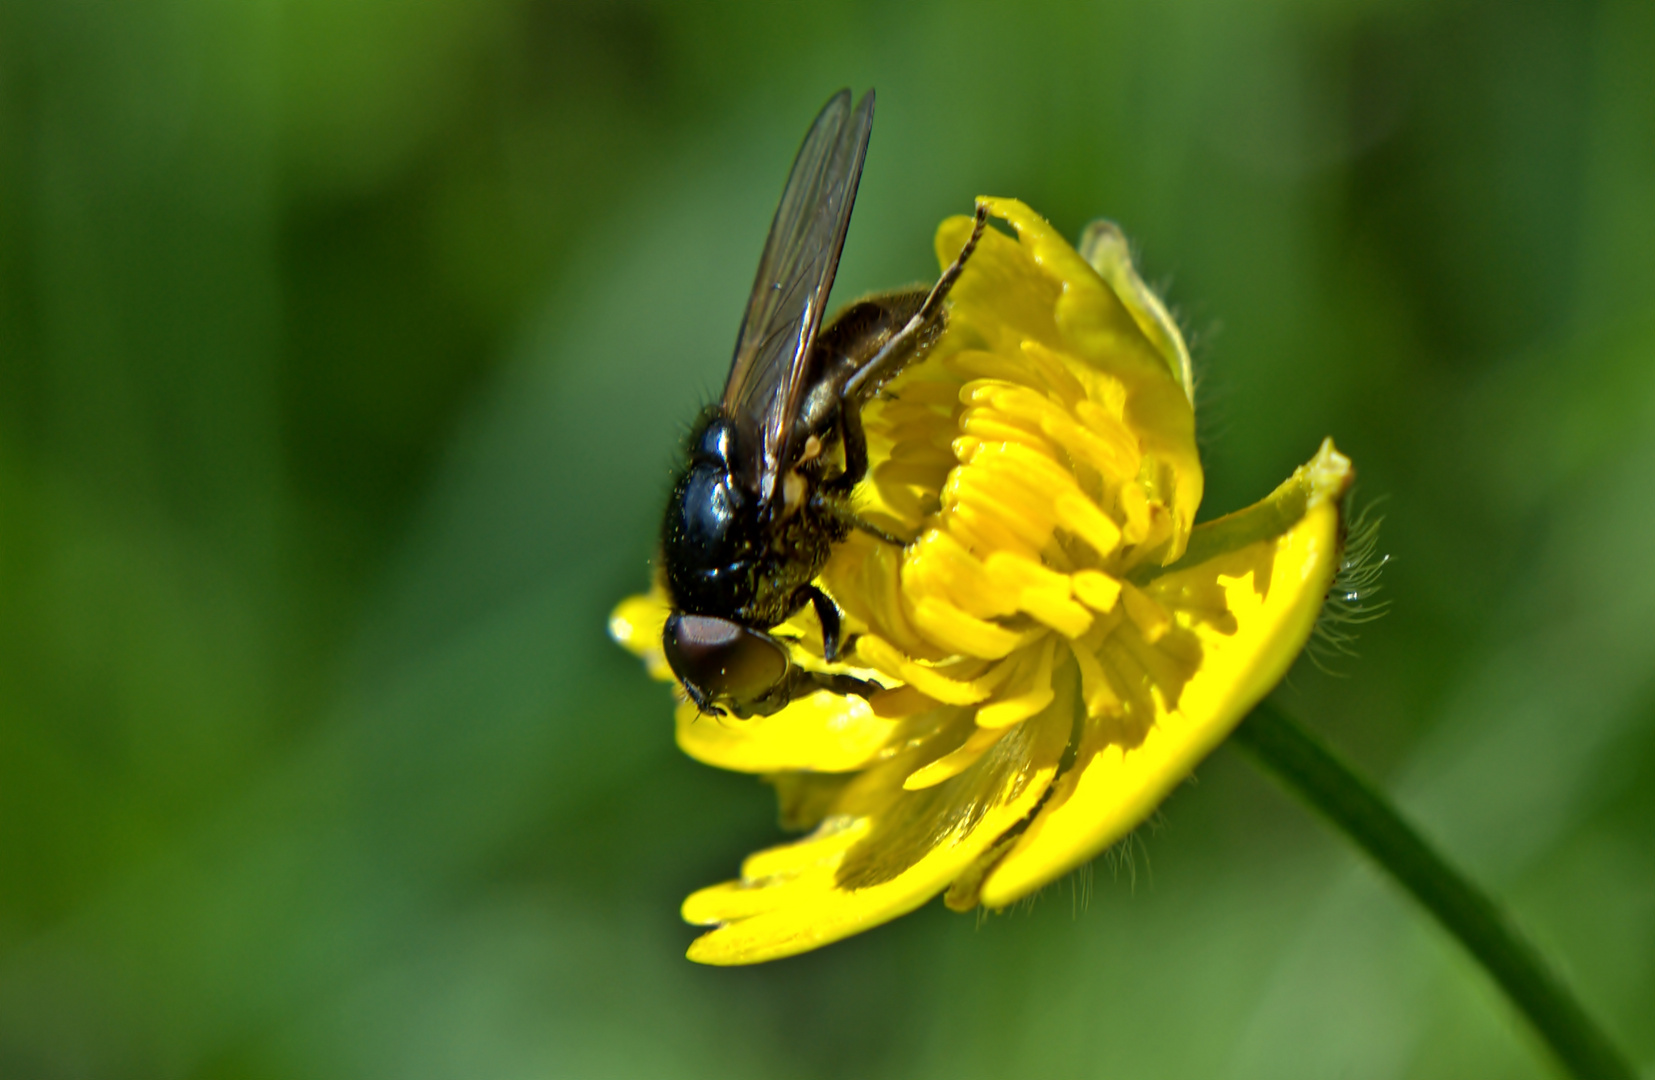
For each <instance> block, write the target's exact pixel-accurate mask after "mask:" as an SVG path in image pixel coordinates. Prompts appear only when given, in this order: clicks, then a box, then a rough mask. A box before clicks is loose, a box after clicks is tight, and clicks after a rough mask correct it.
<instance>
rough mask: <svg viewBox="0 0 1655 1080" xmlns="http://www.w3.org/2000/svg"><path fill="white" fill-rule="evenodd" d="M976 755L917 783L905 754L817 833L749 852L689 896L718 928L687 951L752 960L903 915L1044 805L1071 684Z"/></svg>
mask: <svg viewBox="0 0 1655 1080" xmlns="http://www.w3.org/2000/svg"><path fill="white" fill-rule="evenodd" d="M1067 689H1068V690H1069V692H1067V693H1061V694H1060V695H1059V696H1058V699H1057V701H1056V702H1054V704H1053V705H1052V706H1051V707H1049V708H1048V709H1047V710H1046V711H1045V712H1044V713H1043V714H1042V715H1041V716H1039V717H1036V718H1034V719H1031V720H1029V721H1027V722H1025V723H1024V724H1022V725H1020V726H1019V727H1018V728H1017V729H1015V730H1013V731H1011V732H1008V733H1007V734H1006V736H1005V737H1004V738H1002V739H1001V740H1000V741H999V742H998V743H997V744H996V745H995V747H994V748H993V749H991V750H990V751H988V752H987V753H986V754H984V755H983V756H982V757H981V758H979V759H978V760H977V762H976V763H975V764H973V765H972V766H971V767H969V768H967V769H966V770H965V771H963V772H962V773H960V774H959V775H958V776H955V777H953V778H951V779H949V780H946V781H944V782H942V783H939V784H937V785H935V786H932V787H927V788H925V789H924V790H920V791H907V790H904V789H903V781H904V779H906V777H907V776H908V775H909V774H910V773H911V772H913V770H914V767H915V765H916V764H917V763H920V762H922V761H923V760H924V758H923V757H919V756H916V755H915V754H904V755H901V756H899V757H897V758H893V759H892V760H890V761H887V762H884V763H882V764H880V765H878V766H876V767H874V768H872V769H869V770H868V771H867V772H865V773H863V774H862V775H861V776H859V777H857V778H856V779H855V780H853V781H851V783H850V785H849V786H848V787H847V789H846V791H845V792H844V794H843V795H841V796H840V797H839V799H838V800H837V801H836V803H835V806H834V812H833V813H831V814H830V815H829V816H828V817H827V818H826V819H825V820H824V821H823V822H822V824H821V825H820V826H819V827H818V828H817V830H816V831H815V832H814V833H812V834H811V835H809V836H807V837H805V838H804V839H802V840H799V841H797V842H795V843H792V844H784V845H782V846H780V847H775V848H770V849H768V850H766V851H760V852H758V853H756V854H754V855H751V856H749V857H748V859H747V860H746V862H745V863H743V864H742V868H741V880H739V881H729V882H725V883H724V884H722V885H714V886H712V887H711V888H706V889H702V890H700V891H699V892H696V893H694V894H692V895H691V896H690V897H689V898H688V899H687V900H685V901H684V907H683V916H684V919H685V921H686V922H691V923H697V924H701V925H714V924H716V925H717V926H718V929H716V930H713V931H712V932H711V933H707V934H703V935H702V936H701V937H699V938H697V939H696V940H695V941H694V942H693V943H692V944H691V945H690V950H689V958H690V959H691V960H695V961H698V962H700V963H704V964H753V963H758V962H760V961H764V960H775V959H779V958H780V957H784V956H792V955H794V954H796V953H801V952H806V951H808V950H810V949H815V948H818V947H820V946H822V945H826V944H828V943H829V942H833V941H838V940H839V939H840V938H844V937H848V936H850V935H851V934H855V933H858V932H860V931H862V930H866V929H868V928H869V927H872V926H877V925H878V924H880V923H882V922H886V921H888V920H890V919H894V918H896V917H897V916H899V915H904V914H906V913H908V912H910V911H912V910H914V909H915V908H917V907H919V906H920V905H921V904H923V903H925V902H926V901H927V900H929V899H931V897H933V896H936V895H937V894H938V893H940V892H942V891H943V890H944V889H945V888H947V887H948V885H949V884H950V883H951V882H953V881H954V880H955V879H956V878H958V877H960V876H961V875H962V874H964V873H965V872H966V871H968V870H969V869H970V868H971V867H972V864H973V863H974V862H976V860H977V859H978V858H979V857H980V856H982V855H983V854H984V853H985V852H986V851H988V850H989V849H990V848H991V847H993V845H994V844H995V842H996V841H998V840H999V839H1000V838H1001V837H1002V836H1003V835H1004V834H1005V832H1006V830H1008V829H1010V828H1011V827H1012V826H1014V825H1016V824H1017V823H1018V822H1019V821H1021V820H1022V819H1023V818H1025V817H1026V816H1028V814H1029V812H1030V811H1031V810H1033V809H1034V808H1035V807H1036V806H1038V805H1039V803H1040V800H1041V798H1042V797H1043V796H1044V795H1045V793H1046V789H1047V787H1048V786H1049V785H1050V784H1051V781H1052V777H1053V776H1054V775H1056V773H1057V766H1058V761H1059V759H1060V758H1061V757H1062V754H1063V749H1064V746H1065V745H1066V744H1067V742H1068V737H1069V732H1070V728H1071V724H1072V702H1073V698H1074V695H1073V692H1072V686H1071V687H1069V688H1067Z"/></svg>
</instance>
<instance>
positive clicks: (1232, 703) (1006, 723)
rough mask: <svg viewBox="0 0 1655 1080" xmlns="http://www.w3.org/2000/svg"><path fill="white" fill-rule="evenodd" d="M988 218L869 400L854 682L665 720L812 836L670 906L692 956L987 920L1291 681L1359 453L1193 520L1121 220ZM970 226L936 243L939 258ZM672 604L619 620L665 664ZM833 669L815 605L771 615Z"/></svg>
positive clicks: (1104, 837) (1183, 411)
mask: <svg viewBox="0 0 1655 1080" xmlns="http://www.w3.org/2000/svg"><path fill="white" fill-rule="evenodd" d="M984 202H986V203H987V205H988V207H989V208H990V211H991V212H992V213H993V214H994V215H995V216H996V217H999V218H1001V219H1002V220H1004V221H1006V222H1008V223H1010V224H1011V226H1012V227H1013V228H1014V229H1015V230H1016V232H1017V237H1018V238H1017V239H1016V240H1014V239H1012V238H1011V237H1009V236H1007V235H1005V234H1003V233H1001V232H998V231H995V230H989V231H988V232H987V233H986V234H985V235H984V237H983V240H982V243H981V245H980V247H979V248H978V249H977V252H976V254H975V256H974V257H973V258H972V260H971V261H970V263H969V264H968V265H967V268H966V271H965V273H964V275H963V276H962V277H961V278H960V280H959V283H958V284H957V285H956V287H955V289H954V291H953V294H952V297H951V307H950V310H949V326H948V331H947V333H946V334H945V335H944V336H943V338H942V340H941V341H940V342H939V343H938V344H937V346H936V347H935V348H934V349H933V351H932V352H931V353H929V354H928V355H927V356H926V357H925V358H924V359H923V360H922V361H921V362H919V363H917V364H914V365H912V366H911V367H910V368H909V369H908V370H906V371H904V372H903V373H902V374H901V375H899V376H898V377H897V378H896V379H894V380H893V381H892V382H891V383H890V384H889V385H888V386H887V388H886V392H885V393H884V394H882V395H881V396H880V398H878V399H877V400H875V401H873V402H871V403H870V404H869V405H868V406H867V408H866V409H865V410H864V414H863V416H864V422H865V427H866V429H867V436H868V446H869V451H870V455H871V458H872V460H873V461H874V462H875V463H876V464H875V467H874V469H873V470H872V473H871V475H870V477H869V479H868V480H867V481H866V482H865V483H864V484H863V485H862V490H861V491H860V492H859V499H860V503H859V512H860V513H861V514H862V515H863V516H864V517H866V518H868V519H870V520H872V521H873V522H875V523H877V524H879V525H881V526H883V527H885V528H886V529H887V530H888V531H890V532H891V533H893V534H897V535H902V536H914V537H916V539H915V540H914V541H913V542H912V543H911V544H909V545H907V546H906V547H904V548H900V549H899V548H896V547H893V546H892V545H890V544H887V543H882V542H880V541H878V540H875V539H873V538H872V537H870V536H868V535H865V534H864V533H861V532H856V533H853V534H852V536H851V537H850V538H849V539H848V540H847V541H846V542H845V543H843V544H842V545H840V546H839V547H838V548H837V549H836V551H835V553H834V555H833V558H832V559H831V561H830V562H829V564H828V566H827V567H826V569H825V570H824V571H823V573H822V575H821V578H820V580H819V582H818V584H819V585H820V586H821V587H822V588H823V589H824V590H826V591H827V592H828V593H829V595H831V596H832V598H833V600H834V601H835V602H836V603H837V604H838V605H839V607H840V608H841V609H842V610H843V612H844V614H845V625H846V630H847V632H848V633H849V634H852V635H854V637H853V638H852V639H851V640H852V641H853V642H854V648H853V649H852V650H851V655H850V656H849V657H848V660H849V663H848V664H846V663H841V664H840V665H837V666H834V667H832V670H840V671H847V672H850V673H853V674H856V675H858V676H860V677H862V678H865V679H870V680H873V681H876V682H878V683H879V684H881V685H882V686H884V687H886V689H884V690H883V691H881V692H879V693H876V694H874V695H873V696H872V698H871V699H864V698H861V697H856V696H840V695H836V694H833V693H830V692H828V691H826V690H823V691H818V692H816V693H814V694H811V695H809V696H807V697H804V698H801V699H798V700H796V701H794V702H792V703H790V704H789V705H787V706H786V707H785V708H783V709H782V710H781V711H779V712H777V713H775V714H774V715H771V716H767V717H759V718H754V719H750V720H737V719H734V718H732V717H728V716H723V717H714V716H700V715H698V713H697V710H696V708H695V706H694V705H693V704H690V703H688V702H687V701H682V700H681V703H680V705H679V707H678V716H677V724H678V743H679V745H680V746H681V747H682V748H683V749H684V750H685V752H687V753H688V754H690V755H691V756H692V757H695V758H697V759H698V760H701V761H704V762H706V763H708V764H711V765H717V766H719V767H722V768H726V769H736V770H740V771H744V772H752V773H759V774H762V775H765V776H766V777H768V778H769V779H770V780H771V782H772V783H774V785H775V787H776V789H777V792H778V795H779V797H780V800H781V805H782V817H783V821H784V823H785V824H787V825H789V826H790V827H795V828H810V829H812V830H813V831H812V832H811V833H810V834H809V835H807V836H805V837H804V838H803V839H800V840H798V841H796V842H794V843H790V844H784V845H782V846H779V847H774V848H770V849H768V850H765V851H760V852H758V853H756V854H754V855H751V856H749V857H748V858H747V859H746V861H745V862H744V863H743V864H742V867H741V878H740V880H738V881H731V882H727V883H725V884H722V885H715V886H713V887H711V888H707V889H702V890H701V891H699V892H697V893H695V894H694V895H692V896H690V897H689V899H687V900H686V901H685V902H684V908H683V915H684V918H685V919H686V920H687V921H689V922H691V923H696V924H700V925H707V926H713V927H715V929H713V930H712V931H711V932H709V933H707V934H704V935H702V936H701V937H700V938H698V939H697V940H696V941H695V942H694V944H693V945H691V947H690V952H689V956H690V958H691V959H692V960H698V961H702V962H705V963H713V964H744V963H753V962H757V961H761V960H770V959H775V958H777V957H782V956H789V955H792V954H794V953H799V952H804V951H806V950H808V949H813V948H816V947H818V946H820V945H825V944H827V943H828V942H831V941H836V940H838V939H840V938H843V937H846V936H848V935H850V934H854V933H857V932H858V931H861V930H864V929H867V928H868V927H871V926H874V925H876V924H878V923H881V922H884V921H886V920H888V919H891V918H894V917H896V916H898V915H902V914H904V913H906V912H908V911H911V910H913V909H914V908H916V907H918V906H920V905H921V904H923V903H925V902H926V901H927V900H929V899H930V898H931V897H933V896H935V895H937V894H938V893H941V892H946V896H945V900H946V902H947V904H948V906H949V907H952V908H955V909H956V910H967V909H970V908H972V907H975V906H977V905H978V904H982V905H984V906H986V907H989V908H1001V907H1005V906H1006V905H1007V904H1010V903H1013V902H1014V901H1016V900H1018V899H1020V898H1022V897H1025V896H1028V895H1030V894H1031V893H1033V892H1034V891H1036V890H1038V889H1039V888H1041V887H1042V886H1043V885H1046V884H1048V883H1049V882H1051V881H1053V880H1055V879H1056V878H1058V877H1060V876H1061V875H1063V874H1065V873H1067V872H1068V871H1070V870H1072V869H1074V868H1075V867H1077V866H1079V865H1081V864H1082V863H1085V862H1086V861H1088V860H1090V859H1091V858H1093V857H1094V856H1096V855H1097V854H1098V853H1100V852H1101V851H1103V850H1104V849H1106V848H1108V847H1109V846H1110V845H1111V844H1114V843H1115V842H1116V841H1118V840H1120V839H1121V838H1122V837H1124V836H1125V835H1126V834H1127V833H1128V832H1130V831H1131V830H1132V828H1134V827H1135V826H1136V825H1137V824H1138V823H1139V822H1141V821H1143V820H1144V818H1145V817H1146V816H1147V815H1148V814H1149V813H1150V812H1151V811H1152V810H1153V809H1154V807H1155V806H1156V804H1157V803H1159V802H1160V801H1161V800H1162V799H1163V798H1165V797H1166V796H1167V794H1168V793H1169V792H1170V791H1171V790H1172V789H1173V787H1175V786H1176V785H1177V784H1178V783H1179V782H1180V781H1181V780H1182V779H1183V778H1184V777H1185V776H1186V775H1188V773H1189V772H1190V770H1191V769H1192V768H1193V767H1194V766H1195V764H1196V763H1197V762H1198V761H1200V760H1201V758H1202V757H1204V756H1205V755H1206V754H1207V753H1209V752H1210V751H1211V750H1212V749H1213V748H1214V747H1215V746H1217V745H1218V744H1219V743H1220V742H1221V741H1222V740H1223V739H1224V737H1225V736H1226V735H1227V734H1228V733H1229V732H1230V730H1231V729H1232V728H1233V727H1234V726H1235V725H1236V724H1237V723H1238V722H1239V721H1240V720H1241V718H1242V716H1243V715H1245V713H1246V712H1247V711H1248V710H1249V709H1250V708H1251V707H1252V706H1253V705H1254V704H1255V703H1256V702H1257V701H1258V700H1259V699H1260V698H1261V697H1263V696H1264V694H1266V693H1268V692H1269V690H1270V689H1271V687H1272V686H1274V685H1275V683H1276V682H1277V681H1278V680H1279V679H1280V678H1281V677H1282V675H1283V674H1284V673H1285V672H1286V671H1287V668H1288V666H1289V665H1290V664H1291V663H1292V661H1293V658H1294V657H1295V656H1296V655H1297V654H1298V652H1299V651H1300V649H1301V648H1302V647H1303V645H1304V644H1305V640H1306V638H1307V637H1308V636H1309V634H1310V632H1311V629H1312V627H1313V625H1314V623H1315V620H1316V615H1317V612H1318V610H1319V609H1320V608H1321V605H1322V600H1323V597H1324V596H1325V595H1326V593H1327V591H1328V587H1329V585H1330V583H1331V582H1332V580H1333V576H1334V573H1335V571H1336V569H1337V568H1338V565H1339V560H1340V546H1341V541H1342V533H1341V524H1340V502H1341V499H1342V497H1343V495H1344V493H1345V491H1346V490H1347V488H1348V487H1349V485H1350V482H1351V479H1352V471H1351V467H1350V462H1349V461H1348V460H1347V459H1346V458H1344V457H1343V456H1342V455H1340V454H1339V453H1338V452H1337V451H1336V450H1335V449H1334V448H1333V444H1332V442H1331V441H1327V442H1324V443H1323V444H1322V447H1321V449H1320V450H1319V451H1318V452H1317V454H1316V455H1315V457H1314V458H1312V459H1311V461H1310V462H1309V463H1308V464H1306V465H1304V466H1302V467H1300V468H1299V469H1298V470H1297V471H1296V472H1295V473H1294V474H1293V475H1292V476H1291V477H1289V478H1288V480H1287V482H1286V483H1284V484H1282V485H1281V486H1280V487H1279V488H1277V489H1276V491H1275V492H1273V493H1272V494H1271V495H1270V496H1269V497H1267V498H1266V499H1264V500H1263V501H1262V502H1260V503H1258V504H1256V505H1254V506H1252V507H1250V508H1248V509H1246V510H1242V511H1240V512H1239V513H1235V514H1231V515H1229V516H1228V517H1223V518H1219V519H1217V520H1215V521H1210V522H1207V523H1206V524H1203V525H1200V526H1196V525H1195V524H1194V519H1195V512H1196V509H1197V507H1198V506H1199V505H1200V502H1201V486H1202V475H1201V463H1200V459H1199V457H1198V456H1197V453H1196V447H1195V418H1194V409H1193V406H1192V397H1191V378H1190V365H1189V357H1188V354H1187V352H1186V350H1185V348H1184V343H1183V340H1182V338H1181V337H1180V336H1179V333H1178V330H1177V327H1176V326H1175V325H1174V323H1173V322H1172V320H1171V319H1170V318H1169V317H1168V315H1167V313H1166V311H1165V309H1164V308H1163V307H1162V306H1161V303H1160V301H1159V300H1157V299H1156V297H1155V296H1154V294H1153V293H1151V292H1150V291H1149V290H1148V289H1147V288H1146V287H1145V286H1144V284H1143V283H1142V281H1140V280H1139V278H1138V275H1137V273H1136V271H1135V270H1134V269H1133V266H1132V263H1131V260H1130V257H1129V255H1128V253H1127V249H1126V244H1125V242H1124V240H1123V239H1122V237H1121V235H1120V233H1119V232H1118V231H1117V230H1116V229H1115V228H1114V227H1113V226H1111V225H1108V224H1105V223H1099V224H1095V225H1093V226H1092V227H1091V228H1090V229H1088V231H1087V233H1086V235H1085V236H1084V237H1083V238H1082V242H1081V250H1080V251H1079V252H1077V251H1076V250H1075V249H1074V248H1072V247H1070V246H1069V245H1068V244H1067V243H1066V242H1065V241H1064V240H1063V239H1062V238H1061V237H1059V236H1058V235H1057V234H1056V233H1054V232H1053V231H1052V229H1051V226H1050V225H1048V224H1047V223H1046V222H1045V221H1044V220H1042V219H1041V218H1040V217H1039V216H1038V215H1036V214H1035V213H1034V212H1033V211H1031V210H1030V209H1029V208H1028V207H1026V206H1024V205H1023V204H1022V203H1020V202H1017V201H1015V200H1011V199H986V200H984ZM970 228H971V222H970V220H969V219H967V218H963V217H961V218H953V219H950V220H948V221H946V222H944V223H943V225H942V227H941V228H940V229H939V230H938V232H937V241H936V244H937V251H938V253H939V257H940V258H941V259H942V261H943V263H944V264H946V263H947V262H948V260H949V259H951V258H952V257H953V255H954V253H955V252H957V251H959V249H960V247H961V245H962V244H963V243H964V241H965V238H966V236H967V234H968V233H969V231H970ZM665 616H666V602H665V599H664V594H663V593H662V592H661V591H660V589H659V588H657V589H656V590H655V591H654V592H652V593H651V594H648V595H646V596H639V597H634V598H632V599H629V600H627V601H625V602H624V603H622V604H621V605H620V606H619V607H618V608H617V609H616V611H615V614H614V616H613V617H612V619H611V632H612V633H613V634H614V636H615V638H616V639H617V640H618V641H620V642H621V643H622V644H623V645H625V646H627V647H628V648H630V649H632V650H633V651H634V652H636V653H638V654H640V655H641V656H643V657H644V658H645V660H646V661H647V662H648V664H649V666H650V670H651V673H652V674H654V675H655V676H656V677H658V678H663V679H668V680H670V679H671V678H672V675H671V672H670V670H669V669H668V668H667V665H666V663H665V661H664V660H663V659H662V657H661V651H660V640H661V625H662V621H663V620H664V618H665ZM774 633H775V634H776V635H777V636H779V637H782V638H785V639H788V640H790V641H792V642H793V644H792V645H791V648H792V651H793V653H794V658H795V660H796V662H798V663H801V664H804V665H806V666H809V667H812V668H815V669H818V670H828V669H829V666H828V665H825V664H824V663H823V661H822V650H821V638H820V633H819V630H818V628H817V625H816V622H815V619H814V617H813V616H812V615H811V614H809V612H808V611H806V612H803V613H801V614H800V615H799V616H797V617H796V618H795V619H794V620H792V621H790V622H788V623H784V624H783V625H782V626H780V627H778V628H776V630H775V631H774Z"/></svg>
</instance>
